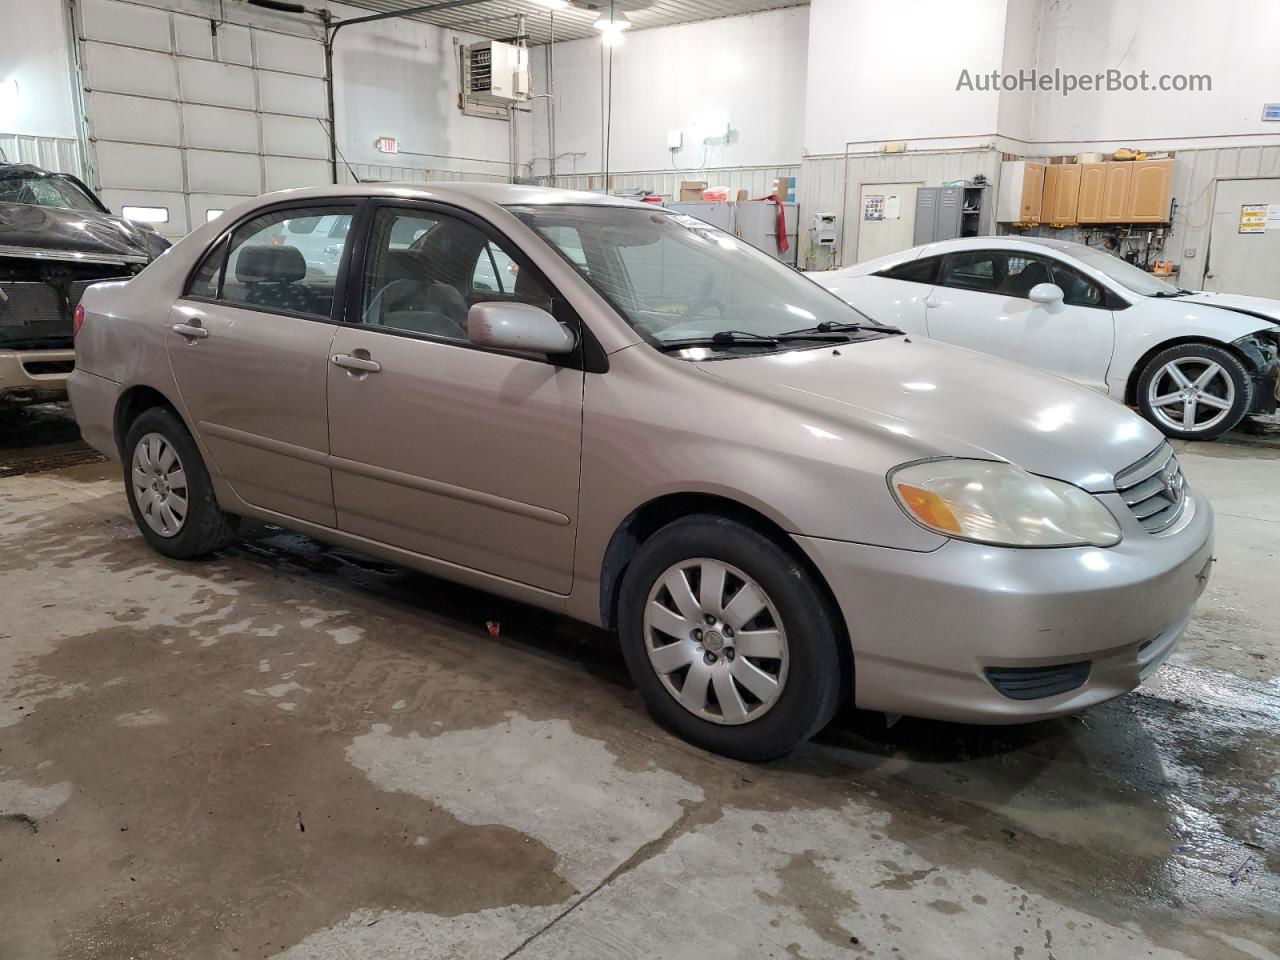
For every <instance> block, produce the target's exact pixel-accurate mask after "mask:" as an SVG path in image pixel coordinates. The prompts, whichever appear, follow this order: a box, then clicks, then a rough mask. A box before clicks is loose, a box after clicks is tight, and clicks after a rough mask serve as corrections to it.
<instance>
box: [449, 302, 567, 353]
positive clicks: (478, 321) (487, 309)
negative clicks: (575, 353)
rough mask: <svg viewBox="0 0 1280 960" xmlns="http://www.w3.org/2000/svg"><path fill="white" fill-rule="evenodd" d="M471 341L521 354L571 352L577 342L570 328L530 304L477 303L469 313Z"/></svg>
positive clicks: (468, 326)
mask: <svg viewBox="0 0 1280 960" xmlns="http://www.w3.org/2000/svg"><path fill="white" fill-rule="evenodd" d="M467 336H468V337H469V338H470V340H471V342H472V343H475V344H479V345H480V346H482V347H496V348H497V349H499V350H516V351H519V352H521V353H552V354H555V353H569V352H571V351H572V350H573V348H574V345H575V343H576V341H575V339H574V336H573V334H572V333H570V332H569V330H568V328H567V327H565V326H564V325H563V324H561V323H560V322H559V321H558V320H556V318H555V317H553V316H552V315H551V314H549V313H547V311H545V310H543V309H542V308H541V307H535V306H533V305H532V304H528V303H507V302H506V301H494V302H492V303H477V304H476V305H475V306H473V307H472V308H471V310H470V311H468V313H467Z"/></svg>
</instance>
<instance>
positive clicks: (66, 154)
mask: <svg viewBox="0 0 1280 960" xmlns="http://www.w3.org/2000/svg"><path fill="white" fill-rule="evenodd" d="M0 153H3V154H4V159H5V160H6V161H7V162H8V163H33V164H35V165H36V166H37V167H44V169H46V170H52V171H54V172H55V173H70V174H73V175H74V176H77V177H80V178H81V179H83V178H84V167H83V164H81V162H80V144H78V143H77V142H76V141H75V140H66V139H63V138H61V137H31V136H26V135H25V134H19V133H0Z"/></svg>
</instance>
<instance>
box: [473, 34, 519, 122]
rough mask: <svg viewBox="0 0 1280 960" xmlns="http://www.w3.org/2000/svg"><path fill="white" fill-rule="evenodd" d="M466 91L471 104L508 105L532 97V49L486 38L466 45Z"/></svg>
mask: <svg viewBox="0 0 1280 960" xmlns="http://www.w3.org/2000/svg"><path fill="white" fill-rule="evenodd" d="M463 64H464V69H463V81H464V84H463V88H462V89H463V94H464V96H465V97H466V99H467V100H470V101H471V102H472V103H489V104H497V105H500V106H509V105H511V104H514V103H519V102H521V101H522V100H527V99H528V98H529V51H528V49H527V48H526V47H522V46H517V45H516V44H513V43H500V42H499V41H497V40H486V41H484V42H483V43H473V44H471V45H470V46H468V47H467V48H466V54H465V56H464V58H463Z"/></svg>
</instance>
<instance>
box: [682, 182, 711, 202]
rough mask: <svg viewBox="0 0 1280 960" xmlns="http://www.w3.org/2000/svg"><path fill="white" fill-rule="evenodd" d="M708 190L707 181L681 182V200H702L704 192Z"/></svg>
mask: <svg viewBox="0 0 1280 960" xmlns="http://www.w3.org/2000/svg"><path fill="white" fill-rule="evenodd" d="M705 189H707V181H705V180H681V181H680V199H681V200H682V201H686V200H701V199H702V191H703V190H705Z"/></svg>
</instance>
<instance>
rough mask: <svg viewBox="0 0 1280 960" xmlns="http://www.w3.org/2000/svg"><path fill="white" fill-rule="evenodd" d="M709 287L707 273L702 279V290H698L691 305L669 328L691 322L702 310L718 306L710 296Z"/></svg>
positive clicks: (709, 280)
mask: <svg viewBox="0 0 1280 960" xmlns="http://www.w3.org/2000/svg"><path fill="white" fill-rule="evenodd" d="M711 287H712V280H711V274H709V273H708V274H707V275H706V276H705V277H703V278H702V289H701V290H699V291H698V295H697V296H696V297H694V299H693V303H691V304H689V306H688V309H686V310H685V312H684V313H682V314H680V316H679V317H678V318H677V319H676V321H675V323H673V324H671V326H673V327H676V326H679V325H680V324H682V323H686V322H687V321H689V320H692V319H693V318H694V317H696V316H698V314H700V313H702V311H703V310H705V309H707V307H711V306H719V300H718V299H717V298H716V297H713V296H711Z"/></svg>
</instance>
